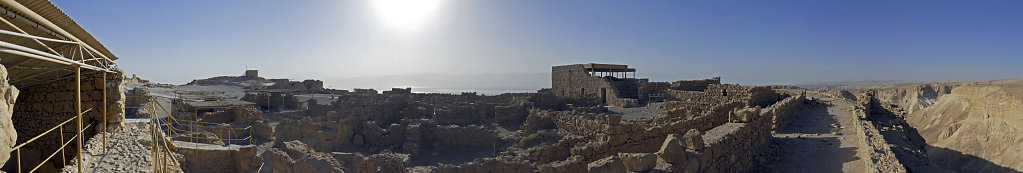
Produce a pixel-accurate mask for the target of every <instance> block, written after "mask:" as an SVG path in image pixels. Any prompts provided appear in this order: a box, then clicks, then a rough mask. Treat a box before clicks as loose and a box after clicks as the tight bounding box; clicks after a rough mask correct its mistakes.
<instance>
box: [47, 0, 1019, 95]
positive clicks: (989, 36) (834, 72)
mask: <svg viewBox="0 0 1023 173" xmlns="http://www.w3.org/2000/svg"><path fill="white" fill-rule="evenodd" d="M417 2H418V1H417ZM54 4H56V5H57V6H58V7H59V8H61V9H62V10H64V11H65V13H67V14H68V15H69V16H71V18H73V19H74V20H75V21H76V22H78V23H79V24H80V25H82V26H83V27H84V28H85V29H86V30H87V31H89V32H90V33H91V34H92V35H93V36H95V37H96V38H97V39H98V40H99V41H100V42H101V43H103V44H104V46H106V47H107V48H108V49H110V50H111V51H112V52H113V53H114V54H115V55H116V56H118V57H119V58H121V59H120V60H118V61H117V62H118V66H119V67H120V68H121V69H124V70H125V71H126V73H128V74H137V75H138V76H140V77H142V78H144V79H149V80H152V81H155V82H161V83H171V84H184V83H187V82H189V81H191V80H193V79H201V78H208V77H213V76H224V75H231V76H237V75H241V74H242V73H243V71H244V70H245V69H247V68H249V69H259V70H260V75H261V76H264V77H271V78H290V79H296V80H301V79H319V80H323V81H324V82H325V85H326V86H328V87H330V88H336V89H351V88H377V89H384V88H390V87H405V86H412V87H413V91H416V90H418V88H433V89H438V90H440V89H449V90H450V89H454V90H489V91H535V90H536V89H539V88H543V87H550V69H551V66H555V65H565V64H578V63H591V62H592V63H615V64H628V65H629V66H630V67H633V68H637V72H638V73H637V75H638V76H639V77H640V78H649V79H650V80H651V81H674V80H691V79H705V78H710V77H715V76H720V77H722V80H723V82H725V83H738V84H743V85H771V84H783V85H786V84H788V85H791V84H803V83H817V82H836V81H865V80H901V81H949V80H990V79H1004V78H1020V77H1023V68H1020V65H1021V64H1023V1H1014V0H1004V1H1003V0H992V1H916V0H911V1H881V0H866V1H844V0H837V1H811V0H795V1H789V0H779V1H731V0H726V1H702V0H694V1H659V0H649V1H610V0H587V1H581V0H565V1H544V0H515V1H491V0H480V1H477V0H472V1H454V0H436V3H432V4H429V3H428V4H421V3H411V2H409V1H404V2H397V3H387V2H376V1H326V0H294V1H278V0H245V1H188V0H186V1H124V0H90V1H71V0H58V1H55V2H54ZM419 91H423V90H419Z"/></svg>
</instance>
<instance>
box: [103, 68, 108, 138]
mask: <svg viewBox="0 0 1023 173" xmlns="http://www.w3.org/2000/svg"><path fill="white" fill-rule="evenodd" d="M107 116H108V115H107V73H106V72H104V73H103V153H104V154H106V153H107Z"/></svg>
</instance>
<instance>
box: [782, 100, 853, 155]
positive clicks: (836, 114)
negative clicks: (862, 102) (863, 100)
mask: <svg viewBox="0 0 1023 173" xmlns="http://www.w3.org/2000/svg"><path fill="white" fill-rule="evenodd" d="M811 97H812V98H817V99H820V100H821V101H822V102H823V103H825V104H814V105H812V106H809V105H808V106H804V107H802V108H800V112H799V113H798V114H796V115H795V116H794V117H793V118H792V120H791V121H790V123H789V124H786V125H783V126H782V127H781V128H779V129H778V131H777V134H775V135H774V137H775V139H776V140H777V141H778V142H779V143H780V149H781V151H782V154H781V158H779V160H777V161H775V162H774V163H773V164H772V165H771V166H770V167H772V168H773V169H774V171H772V172H865V171H866V170H864V168H865V166H866V159H868V158H867V157H863V156H861V155H862V154H860V153H861V152H859V151H858V150H865V149H866V148H865V147H864V146H863V144H864V143H863V139H862V137H857V136H856V135H857V134H856V131H855V129H854V128H852V127H854V126H853V123H854V122H853V119H852V118H853V115H852V111H851V110H852V108H853V105H854V103H852V102H851V101H848V100H844V99H836V98H830V97H825V96H823V95H818V94H813V93H807V99H809V98H811ZM827 103H830V104H831V105H828V104H827Z"/></svg>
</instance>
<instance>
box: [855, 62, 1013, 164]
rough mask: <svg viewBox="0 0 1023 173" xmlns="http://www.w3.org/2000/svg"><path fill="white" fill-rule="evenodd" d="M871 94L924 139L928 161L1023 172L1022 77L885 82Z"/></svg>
mask: <svg viewBox="0 0 1023 173" xmlns="http://www.w3.org/2000/svg"><path fill="white" fill-rule="evenodd" d="M856 92H864V91H856ZM876 97H877V98H878V99H879V100H881V101H882V102H884V103H885V104H890V105H895V106H896V107H899V108H898V109H899V110H898V112H900V113H899V114H901V115H902V116H904V119H905V120H906V122H907V123H908V124H910V126H912V128H915V129H916V130H917V131H918V132H919V135H920V136H922V137H923V138H924V139H925V140H926V143H927V146H926V156H927V158H928V159H929V160H930V162H931V163H932V164H935V165H940V166H942V167H944V168H947V169H950V170H956V171H968V172H974V171H980V172H992V171H993V172H1004V171H1010V170H1008V169H1013V170H1015V171H1019V170H1023V161H1021V160H1023V133H1020V130H1021V129H1023V80H1021V79H1016V80H1002V81H989V82H946V83H917V84H897V85H888V86H885V87H883V88H881V89H876ZM945 165H956V166H945Z"/></svg>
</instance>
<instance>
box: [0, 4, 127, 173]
mask: <svg viewBox="0 0 1023 173" xmlns="http://www.w3.org/2000/svg"><path fill="white" fill-rule="evenodd" d="M0 14H2V15H3V16H2V18H0V20H3V21H4V23H5V25H0V30H2V31H0V33H2V34H3V36H0V166H2V168H0V172H3V171H6V172H29V171H30V170H32V168H35V167H37V165H40V166H39V168H38V169H37V170H35V171H37V172H56V171H58V169H60V168H62V167H63V165H65V164H66V163H64V162H65V161H68V162H70V161H71V160H72V159H74V158H75V157H76V156H77V155H78V154H77V153H79V151H78V148H81V146H82V143H83V141H84V140H81V139H82V137H84V138H85V139H88V138H92V137H93V136H94V135H96V134H97V133H100V132H103V131H105V130H107V129H114V128H117V127H119V124H120V123H121V121H122V120H123V119H124V116H123V115H124V97H125V96H124V93H123V88H124V85H123V84H122V80H123V79H124V75H123V72H122V71H120V70H118V69H117V68H115V67H116V63H115V62H114V60H117V59H118V58H117V57H116V56H114V55H113V54H112V53H111V52H110V51H109V50H107V49H106V48H105V47H103V45H102V44H100V43H99V41H97V40H96V38H94V37H93V36H92V35H90V34H89V33H88V32H86V31H85V29H83V28H82V27H81V26H79V25H78V24H77V23H75V22H74V20H72V19H71V18H70V17H68V16H67V15H66V14H64V13H63V12H62V11H61V10H60V9H58V8H57V7H56V6H54V5H53V4H52V3H50V2H49V1H36V0H32V1H30V0H8V1H0ZM76 136H78V137H76ZM97 137H98V136H97ZM73 141H77V142H73ZM62 143H69V144H70V145H67V147H65V148H63V151H64V155H60V156H62V157H64V158H59V157H51V158H49V159H48V160H47V157H46V156H51V155H53V154H54V153H57V151H61V150H60V149H61V147H60V146H61V144H62ZM77 161H78V162H81V160H80V159H79V160H77Z"/></svg>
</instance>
